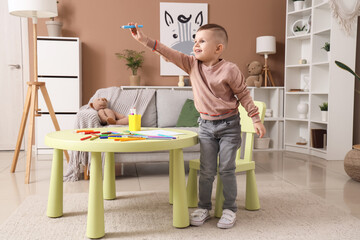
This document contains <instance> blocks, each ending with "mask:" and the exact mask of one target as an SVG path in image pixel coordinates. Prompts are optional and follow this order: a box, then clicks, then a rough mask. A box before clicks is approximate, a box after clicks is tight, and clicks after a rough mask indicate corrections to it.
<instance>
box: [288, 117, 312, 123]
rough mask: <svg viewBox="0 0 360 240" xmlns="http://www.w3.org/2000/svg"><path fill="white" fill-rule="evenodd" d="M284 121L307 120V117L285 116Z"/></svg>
mask: <svg viewBox="0 0 360 240" xmlns="http://www.w3.org/2000/svg"><path fill="white" fill-rule="evenodd" d="M285 120H286V121H295V122H307V121H308V119H307V118H291V117H285Z"/></svg>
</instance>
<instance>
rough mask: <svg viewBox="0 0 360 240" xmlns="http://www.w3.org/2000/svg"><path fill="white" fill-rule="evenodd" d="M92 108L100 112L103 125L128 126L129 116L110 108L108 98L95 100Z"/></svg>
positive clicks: (91, 104) (91, 105)
mask: <svg viewBox="0 0 360 240" xmlns="http://www.w3.org/2000/svg"><path fill="white" fill-rule="evenodd" d="M90 107H92V108H93V109H95V110H96V111H97V112H98V115H99V118H100V123H101V124H102V125H107V124H112V125H114V124H117V125H128V124H129V119H128V117H127V116H125V115H122V114H120V113H117V112H115V111H114V110H112V109H110V108H108V101H107V99H106V98H95V99H94V100H93V102H92V103H90Z"/></svg>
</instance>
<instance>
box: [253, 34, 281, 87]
mask: <svg viewBox="0 0 360 240" xmlns="http://www.w3.org/2000/svg"><path fill="white" fill-rule="evenodd" d="M256 53H257V54H262V55H264V58H265V65H264V68H263V72H264V74H265V77H264V79H265V87H267V82H268V81H269V82H270V84H271V85H272V86H275V83H274V80H273V78H272V75H271V71H270V68H269V65H268V62H267V60H268V55H269V54H274V53H276V39H275V37H273V36H262V37H257V38H256Z"/></svg>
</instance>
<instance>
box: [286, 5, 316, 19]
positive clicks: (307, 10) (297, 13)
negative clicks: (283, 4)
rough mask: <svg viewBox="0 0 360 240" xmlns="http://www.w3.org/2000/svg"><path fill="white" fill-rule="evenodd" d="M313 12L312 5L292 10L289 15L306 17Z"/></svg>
mask: <svg viewBox="0 0 360 240" xmlns="http://www.w3.org/2000/svg"><path fill="white" fill-rule="evenodd" d="M310 14H311V7H309V8H304V9H301V10H299V11H291V12H289V13H288V15H289V16H295V17H304V16H309V15H310Z"/></svg>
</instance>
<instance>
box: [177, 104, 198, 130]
mask: <svg viewBox="0 0 360 240" xmlns="http://www.w3.org/2000/svg"><path fill="white" fill-rule="evenodd" d="M199 117H200V113H198V111H197V110H196V108H195V106H194V100H192V99H186V101H185V103H184V106H183V107H182V109H181V112H180V115H179V119H178V121H177V123H176V127H198V126H199V124H198V118H199Z"/></svg>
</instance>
